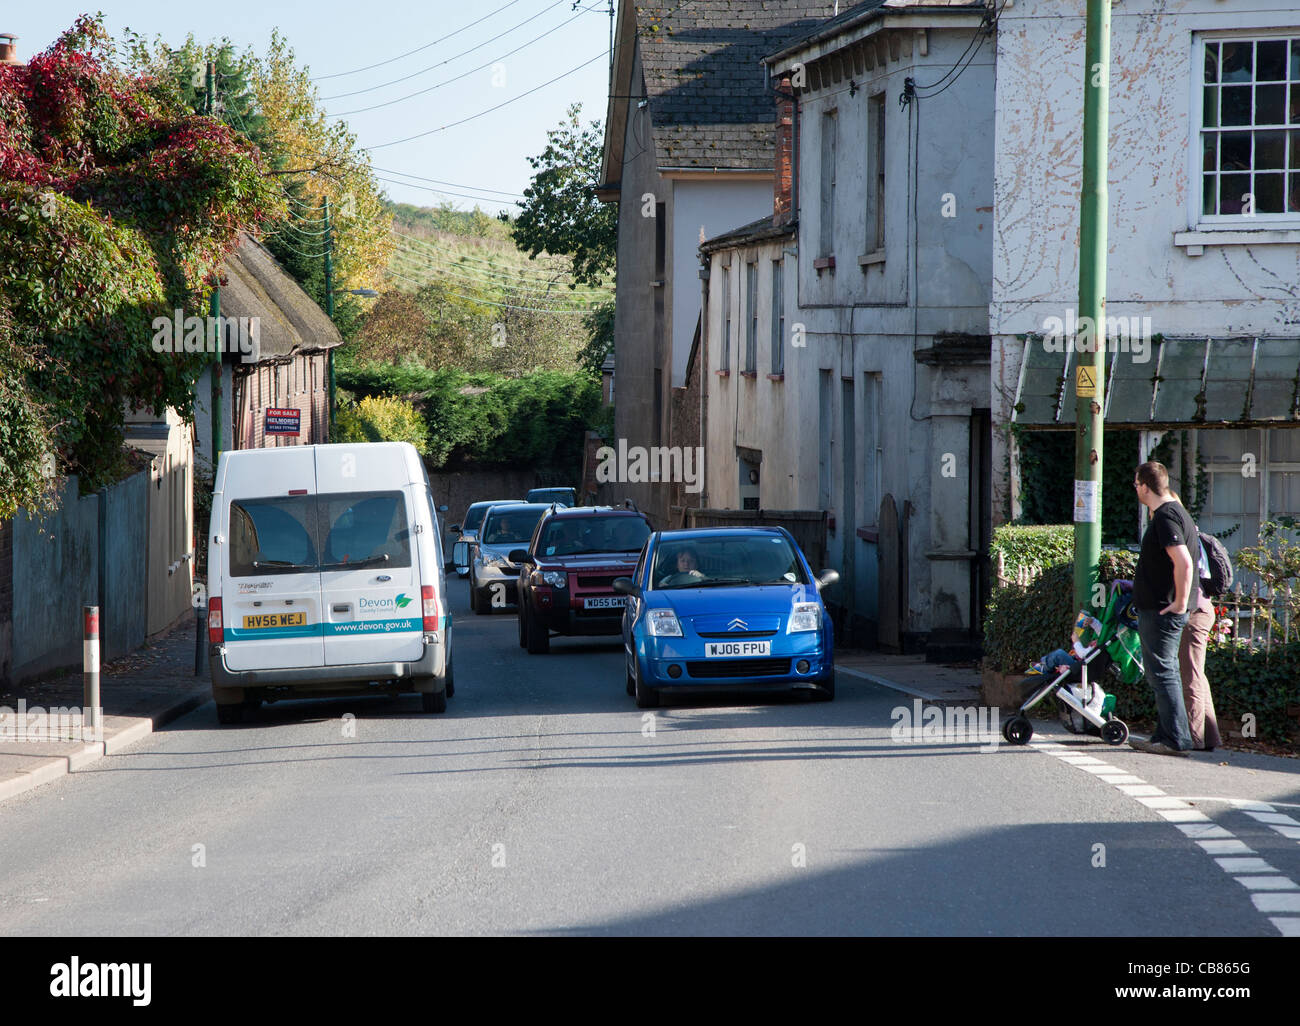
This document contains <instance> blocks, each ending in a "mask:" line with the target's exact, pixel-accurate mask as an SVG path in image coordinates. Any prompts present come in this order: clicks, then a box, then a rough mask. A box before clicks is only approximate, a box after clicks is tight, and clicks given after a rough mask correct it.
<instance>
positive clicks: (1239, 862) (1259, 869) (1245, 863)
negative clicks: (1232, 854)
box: [1214, 858, 1277, 873]
mask: <svg viewBox="0 0 1300 1026" xmlns="http://www.w3.org/2000/svg"><path fill="white" fill-rule="evenodd" d="M1214 861H1215V862H1217V863H1218V864H1219V865H1220V866H1222V867H1223V871H1224V872H1225V873H1276V872H1277V870H1276V869H1274V868H1273V867H1272V866H1270V865H1269V864H1268V863H1267V862H1265V861H1264V860H1263V859H1251V858H1245V859H1234V858H1226V859H1215V860H1214Z"/></svg>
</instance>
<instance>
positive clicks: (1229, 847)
mask: <svg viewBox="0 0 1300 1026" xmlns="http://www.w3.org/2000/svg"><path fill="white" fill-rule="evenodd" d="M1196 843H1197V844H1199V845H1200V846H1201V847H1202V848H1204V849H1205V853H1206V854H1207V855H1247V854H1249V855H1253V854H1254V853H1255V849H1254V848H1252V847H1250V846H1249V845H1247V844H1246V842H1245V841H1238V840H1236V839H1233V840H1231V841H1197V842H1196Z"/></svg>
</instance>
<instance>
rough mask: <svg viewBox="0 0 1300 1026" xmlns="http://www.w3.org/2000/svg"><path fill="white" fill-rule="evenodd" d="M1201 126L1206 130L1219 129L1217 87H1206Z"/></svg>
mask: <svg viewBox="0 0 1300 1026" xmlns="http://www.w3.org/2000/svg"><path fill="white" fill-rule="evenodd" d="M1202 108H1203V109H1202V111H1201V124H1203V125H1204V126H1205V127H1206V128H1218V127H1219V90H1218V89H1217V88H1216V87H1215V86H1206V87H1205V100H1204V103H1203V105H1202Z"/></svg>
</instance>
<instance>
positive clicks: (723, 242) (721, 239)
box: [700, 214, 797, 253]
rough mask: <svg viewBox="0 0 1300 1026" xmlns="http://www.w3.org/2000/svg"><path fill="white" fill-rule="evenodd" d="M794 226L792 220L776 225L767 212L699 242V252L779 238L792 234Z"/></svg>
mask: <svg viewBox="0 0 1300 1026" xmlns="http://www.w3.org/2000/svg"><path fill="white" fill-rule="evenodd" d="M796 227H797V225H796V224H795V222H794V221H791V222H789V223H788V224H783V225H778V224H776V222H775V220H774V219H773V217H772V215H771V214H768V215H767V217H760V218H759V219H758V220H757V221H751V222H750V223H749V224H742V225H741V226H740V227H739V228H733V229H732V230H731V231H729V232H723V233H722V234H721V235H715V236H713V238H711V239H708V240H707V241H705V242H702V243H700V252H701V253H713V252H716V251H717V250H719V249H730V248H731V247H732V246H744V245H747V244H749V243H754V242H766V241H767V240H768V239H779V238H782V237H783V236H787V235H789V236H793V235H794V234H795V229H796Z"/></svg>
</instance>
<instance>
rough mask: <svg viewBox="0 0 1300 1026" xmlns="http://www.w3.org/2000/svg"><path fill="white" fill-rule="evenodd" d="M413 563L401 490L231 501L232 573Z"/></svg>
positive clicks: (244, 574) (246, 574)
mask: <svg viewBox="0 0 1300 1026" xmlns="http://www.w3.org/2000/svg"><path fill="white" fill-rule="evenodd" d="M410 565H411V539H410V530H409V528H408V523H407V518H406V501H405V499H404V498H403V497H402V493H401V492H354V493H343V494H331V495H321V496H314V495H312V496H308V495H302V496H288V497H285V496H270V497H267V498H260V499H243V500H239V501H232V502H231V504H230V576H231V577H265V576H267V575H270V574H286V573H305V572H312V573H319V572H320V571H322V570H348V569H351V568H353V567H355V568H357V569H361V568H363V567H364V568H370V567H378V566H390V567H405V566H410Z"/></svg>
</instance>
